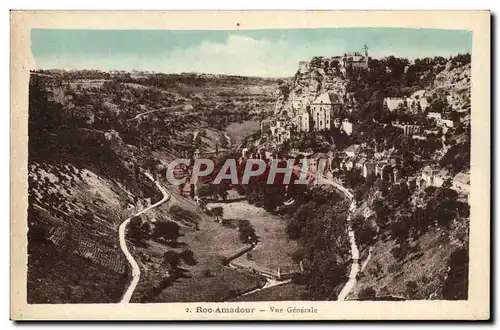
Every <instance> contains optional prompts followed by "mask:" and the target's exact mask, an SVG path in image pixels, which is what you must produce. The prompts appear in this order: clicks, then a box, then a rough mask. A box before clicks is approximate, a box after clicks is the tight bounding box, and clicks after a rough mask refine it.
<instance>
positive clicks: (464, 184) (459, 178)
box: [452, 173, 470, 193]
mask: <svg viewBox="0 0 500 330" xmlns="http://www.w3.org/2000/svg"><path fill="white" fill-rule="evenodd" d="M452 187H453V189H455V190H456V191H460V192H465V193H468V192H469V191H470V176H469V174H465V173H458V174H457V175H455V177H454V178H453V181H452Z"/></svg>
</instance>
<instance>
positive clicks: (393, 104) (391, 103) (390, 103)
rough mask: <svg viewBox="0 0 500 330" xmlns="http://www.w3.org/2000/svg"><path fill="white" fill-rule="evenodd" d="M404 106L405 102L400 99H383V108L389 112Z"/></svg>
mask: <svg viewBox="0 0 500 330" xmlns="http://www.w3.org/2000/svg"><path fill="white" fill-rule="evenodd" d="M403 104H406V100H405V99H404V98H402V97H385V98H384V106H386V107H387V108H388V109H389V111H391V112H392V111H394V110H396V109H397V108H398V107H399V106H400V105H403Z"/></svg>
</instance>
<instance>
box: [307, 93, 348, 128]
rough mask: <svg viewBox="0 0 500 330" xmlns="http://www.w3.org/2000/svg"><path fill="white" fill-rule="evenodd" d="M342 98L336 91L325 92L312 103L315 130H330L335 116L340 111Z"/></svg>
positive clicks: (311, 109)
mask: <svg viewBox="0 0 500 330" xmlns="http://www.w3.org/2000/svg"><path fill="white" fill-rule="evenodd" d="M340 105H341V103H340V100H339V98H338V97H337V95H336V94H334V93H328V92H327V93H323V94H321V95H320V96H318V97H317V98H316V99H315V100H314V101H313V102H312V103H311V105H310V111H311V116H312V121H313V129H314V130H315V131H323V130H329V129H330V128H331V127H332V121H333V118H334V117H337V116H338V114H339V112H340Z"/></svg>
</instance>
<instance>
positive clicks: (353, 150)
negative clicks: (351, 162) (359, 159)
mask: <svg viewBox="0 0 500 330" xmlns="http://www.w3.org/2000/svg"><path fill="white" fill-rule="evenodd" d="M359 148H360V146H359V144H353V145H350V146H349V147H347V149H346V150H345V154H346V155H347V157H355V156H356V154H357V153H358V151H359Z"/></svg>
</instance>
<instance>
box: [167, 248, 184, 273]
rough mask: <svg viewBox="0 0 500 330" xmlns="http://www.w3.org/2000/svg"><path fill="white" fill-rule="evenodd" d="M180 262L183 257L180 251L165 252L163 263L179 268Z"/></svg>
mask: <svg viewBox="0 0 500 330" xmlns="http://www.w3.org/2000/svg"><path fill="white" fill-rule="evenodd" d="M180 262H181V258H180V255H179V253H177V252H175V251H174V250H168V251H166V252H165V253H164V254H163V264H164V265H168V266H170V267H171V268H172V269H175V268H177V266H179V263H180Z"/></svg>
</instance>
